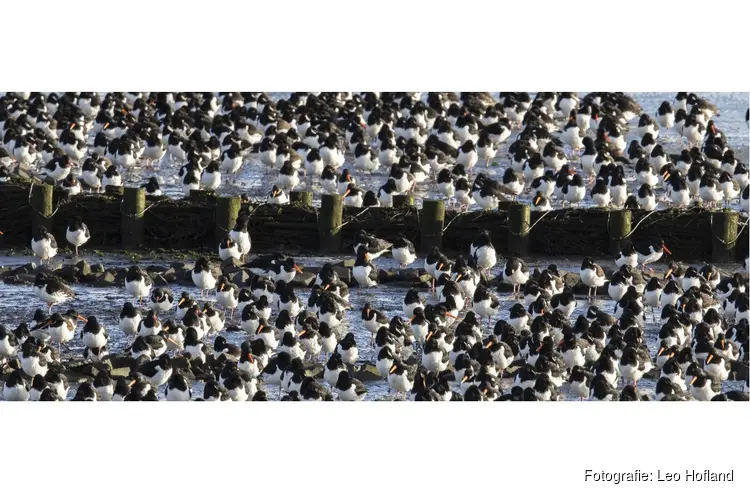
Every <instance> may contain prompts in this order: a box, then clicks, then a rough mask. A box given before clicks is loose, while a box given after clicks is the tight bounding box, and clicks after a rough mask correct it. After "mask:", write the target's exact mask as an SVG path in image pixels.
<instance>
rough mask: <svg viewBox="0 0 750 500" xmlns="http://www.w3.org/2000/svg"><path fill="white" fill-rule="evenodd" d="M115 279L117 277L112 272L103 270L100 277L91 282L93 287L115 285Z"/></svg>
mask: <svg viewBox="0 0 750 500" xmlns="http://www.w3.org/2000/svg"><path fill="white" fill-rule="evenodd" d="M116 281H117V278H116V277H115V275H114V274H112V273H111V272H110V271H105V272H104V274H102V275H101V277H100V278H99V279H97V280H96V281H95V282H94V283H93V285H94V286H95V287H107V286H115V283H116Z"/></svg>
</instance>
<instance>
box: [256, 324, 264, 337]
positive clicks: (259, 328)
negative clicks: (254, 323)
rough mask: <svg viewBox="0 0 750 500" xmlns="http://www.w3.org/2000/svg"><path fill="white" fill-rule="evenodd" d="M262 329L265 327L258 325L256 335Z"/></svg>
mask: <svg viewBox="0 0 750 500" xmlns="http://www.w3.org/2000/svg"><path fill="white" fill-rule="evenodd" d="M262 329H263V325H258V329H257V330H255V335H258V334H259V333H260V331H261V330H262Z"/></svg>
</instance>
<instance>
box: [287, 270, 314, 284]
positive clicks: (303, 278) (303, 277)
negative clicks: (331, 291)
mask: <svg viewBox="0 0 750 500" xmlns="http://www.w3.org/2000/svg"><path fill="white" fill-rule="evenodd" d="M313 281H315V275H314V274H313V273H310V272H307V271H302V272H301V273H297V274H296V275H295V276H294V279H293V280H292V285H293V286H299V287H309V286H310V285H312V282H313Z"/></svg>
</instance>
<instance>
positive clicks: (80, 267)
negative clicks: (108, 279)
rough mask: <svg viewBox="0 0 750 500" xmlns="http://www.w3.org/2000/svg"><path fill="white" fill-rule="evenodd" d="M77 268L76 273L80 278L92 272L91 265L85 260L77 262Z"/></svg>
mask: <svg viewBox="0 0 750 500" xmlns="http://www.w3.org/2000/svg"><path fill="white" fill-rule="evenodd" d="M75 269H76V275H77V276H78V277H79V278H83V277H84V276H88V274H89V273H91V266H90V265H89V263H88V262H86V261H85V260H79V261H78V262H76V264H75Z"/></svg>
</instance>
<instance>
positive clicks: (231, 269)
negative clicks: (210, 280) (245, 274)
mask: <svg viewBox="0 0 750 500" xmlns="http://www.w3.org/2000/svg"><path fill="white" fill-rule="evenodd" d="M241 270H242V262H241V261H240V260H239V259H235V258H234V257H227V258H226V259H224V260H223V261H222V263H221V272H222V273H223V274H229V273H236V272H238V271H241Z"/></svg>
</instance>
